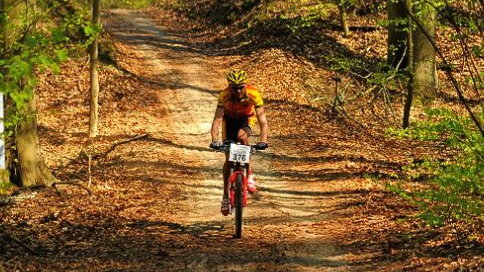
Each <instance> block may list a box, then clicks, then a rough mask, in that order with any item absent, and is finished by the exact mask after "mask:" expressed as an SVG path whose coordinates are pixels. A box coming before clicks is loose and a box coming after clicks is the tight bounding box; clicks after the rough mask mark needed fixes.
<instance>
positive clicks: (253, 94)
mask: <svg viewBox="0 0 484 272" xmlns="http://www.w3.org/2000/svg"><path fill="white" fill-rule="evenodd" d="M245 90H246V92H245V97H244V98H242V100H238V99H236V98H233V97H232V95H231V93H230V92H231V91H230V87H227V88H225V89H224V90H223V91H221V92H220V94H219V96H218V104H217V106H218V107H223V108H224V116H227V117H229V118H232V119H245V118H247V119H248V121H249V125H253V124H255V122H256V118H255V117H256V116H255V109H256V108H258V107H262V106H263V105H264V101H263V100H262V96H261V95H260V93H259V91H258V90H257V88H255V87H254V86H252V85H249V84H247V85H246V89H245Z"/></svg>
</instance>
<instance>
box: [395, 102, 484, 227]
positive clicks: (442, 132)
mask: <svg viewBox="0 0 484 272" xmlns="http://www.w3.org/2000/svg"><path fill="white" fill-rule="evenodd" d="M426 114H427V116H428V120H427V121H423V122H419V123H418V124H416V126H415V127H414V128H412V129H407V130H390V131H389V134H390V135H393V136H398V137H404V138H414V139H420V140H438V139H443V140H444V143H445V144H446V145H448V146H449V147H452V148H453V149H455V150H456V151H457V152H458V155H456V156H455V158H453V159H452V160H425V161H424V162H422V163H419V164H414V165H409V166H408V167H407V168H406V170H407V172H408V173H410V175H409V176H410V177H412V178H417V177H421V176H422V175H425V176H429V178H428V179H427V183H426V184H425V185H426V186H423V187H419V188H418V189H413V190H405V189H403V188H402V186H399V185H397V186H389V189H390V190H391V191H393V192H395V193H398V194H399V195H400V196H402V197H404V198H406V199H409V200H410V201H411V202H412V203H414V204H416V205H417V206H418V207H419V208H420V209H421V211H422V213H421V214H420V218H421V219H423V220H424V221H425V222H427V223H428V224H430V225H433V226H439V225H442V224H444V223H445V222H446V221H447V220H449V219H457V220H468V221H472V220H474V219H476V218H477V219H482V212H483V209H484V202H483V196H484V139H483V137H482V136H481V134H480V133H479V131H477V130H476V129H475V128H474V125H473V123H472V121H471V120H470V118H464V117H460V116H458V115H456V114H454V113H452V112H451V111H450V110H446V109H430V110H427V111H426ZM479 118H480V119H481V120H483V119H484V112H481V113H480V114H479Z"/></svg>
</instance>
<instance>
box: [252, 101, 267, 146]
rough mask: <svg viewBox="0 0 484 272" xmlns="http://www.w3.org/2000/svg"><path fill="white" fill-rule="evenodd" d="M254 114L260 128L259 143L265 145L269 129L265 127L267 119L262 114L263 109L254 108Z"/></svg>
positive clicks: (263, 113)
mask: <svg viewBox="0 0 484 272" xmlns="http://www.w3.org/2000/svg"><path fill="white" fill-rule="evenodd" d="M255 114H256V116H257V121H258V123H259V126H260V141H261V142H264V143H267V132H268V130H269V127H268V125H267V118H266V114H265V112H264V107H259V108H256V109H255Z"/></svg>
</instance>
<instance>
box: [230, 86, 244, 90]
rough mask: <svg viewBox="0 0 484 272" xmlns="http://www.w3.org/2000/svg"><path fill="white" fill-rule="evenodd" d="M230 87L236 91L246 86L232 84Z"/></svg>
mask: <svg viewBox="0 0 484 272" xmlns="http://www.w3.org/2000/svg"><path fill="white" fill-rule="evenodd" d="M230 88H231V89H232V90H234V91H239V90H242V89H244V88H245V86H244V85H231V86H230Z"/></svg>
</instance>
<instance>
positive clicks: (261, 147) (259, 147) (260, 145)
mask: <svg viewBox="0 0 484 272" xmlns="http://www.w3.org/2000/svg"><path fill="white" fill-rule="evenodd" d="M268 147H269V144H268V143H265V142H258V143H256V144H255V149H257V150H264V149H266V148H268Z"/></svg>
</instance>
